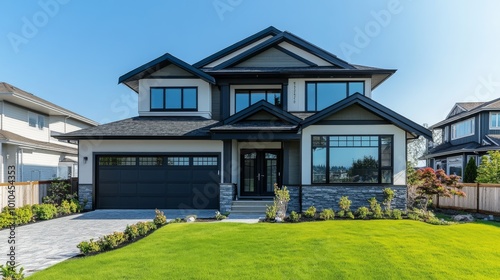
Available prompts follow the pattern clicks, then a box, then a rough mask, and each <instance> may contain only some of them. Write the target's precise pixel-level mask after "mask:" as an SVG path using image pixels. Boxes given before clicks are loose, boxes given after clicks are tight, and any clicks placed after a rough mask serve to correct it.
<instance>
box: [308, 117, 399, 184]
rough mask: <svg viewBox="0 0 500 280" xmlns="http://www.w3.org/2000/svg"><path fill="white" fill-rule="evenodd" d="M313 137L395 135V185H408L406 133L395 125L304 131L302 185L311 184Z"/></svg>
mask: <svg viewBox="0 0 500 280" xmlns="http://www.w3.org/2000/svg"><path fill="white" fill-rule="evenodd" d="M312 135H393V136H394V139H393V149H394V150H393V151H394V155H393V157H394V161H393V165H394V166H393V176H394V177H393V184H394V185H406V132H405V131H404V130H402V129H400V128H398V127H397V126H394V125H311V126H308V127H306V128H304V129H303V130H302V184H303V185H310V184H311V160H312V158H311V157H312V155H311V140H312V139H311V138H312Z"/></svg>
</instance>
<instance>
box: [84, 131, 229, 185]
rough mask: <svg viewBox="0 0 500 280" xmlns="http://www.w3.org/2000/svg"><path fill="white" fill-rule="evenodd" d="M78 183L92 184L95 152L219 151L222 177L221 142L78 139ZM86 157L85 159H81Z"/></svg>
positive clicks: (187, 152)
mask: <svg viewBox="0 0 500 280" xmlns="http://www.w3.org/2000/svg"><path fill="white" fill-rule="evenodd" d="M78 149H79V158H78V161H79V162H80V165H79V176H78V178H79V179H78V180H79V184H92V183H93V173H94V168H95V163H94V155H95V153H110V154H117V155H119V154H127V153H129V154H130V153H134V154H141V153H144V154H146V153H158V154H168V153H186V154H190V153H200V152H206V153H220V154H221V158H220V160H221V174H220V177H221V178H224V174H223V172H224V168H223V166H222V165H223V162H222V158H223V154H222V153H223V144H222V141H213V140H80V141H79V147H78ZM84 157H87V161H86V162H85V160H84V159H83V158H84Z"/></svg>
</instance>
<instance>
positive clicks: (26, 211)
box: [14, 205, 33, 225]
mask: <svg viewBox="0 0 500 280" xmlns="http://www.w3.org/2000/svg"><path fill="white" fill-rule="evenodd" d="M31 221H33V210H31V205H25V206H23V207H19V208H15V209H14V223H15V224H16V225H24V224H27V223H29V222H31Z"/></svg>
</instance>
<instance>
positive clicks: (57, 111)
mask: <svg viewBox="0 0 500 280" xmlns="http://www.w3.org/2000/svg"><path fill="white" fill-rule="evenodd" d="M0 100H7V101H9V102H11V103H14V104H18V105H21V106H24V107H26V108H29V109H32V110H36V111H39V112H42V113H47V114H48V115H53V116H66V117H71V118H73V119H75V120H79V121H81V122H84V123H86V124H88V125H98V124H99V123H97V122H95V121H93V120H91V119H89V118H86V117H84V116H82V115H79V114H77V113H75V112H72V111H70V110H68V109H65V108H63V107H61V106H59V105H56V104H54V103H52V102H49V101H47V100H45V99H42V98H40V97H38V96H36V95H34V94H31V93H29V92H27V91H24V90H22V89H20V88H17V87H15V86H13V85H11V84H8V83H5V82H0Z"/></svg>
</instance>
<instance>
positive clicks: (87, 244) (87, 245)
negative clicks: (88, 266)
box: [76, 239, 101, 255]
mask: <svg viewBox="0 0 500 280" xmlns="http://www.w3.org/2000/svg"><path fill="white" fill-rule="evenodd" d="M76 247H77V248H78V249H80V253H82V254H84V255H88V254H91V253H97V252H100V251H101V247H100V246H99V243H98V242H96V241H94V239H90V241H82V242H80V244H78V245H76Z"/></svg>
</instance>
